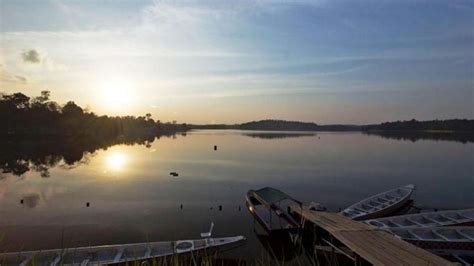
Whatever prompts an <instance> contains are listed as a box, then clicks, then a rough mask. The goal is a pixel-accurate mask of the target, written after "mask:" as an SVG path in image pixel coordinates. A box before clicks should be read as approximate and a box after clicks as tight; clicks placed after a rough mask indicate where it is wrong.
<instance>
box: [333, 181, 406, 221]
mask: <svg viewBox="0 0 474 266" xmlns="http://www.w3.org/2000/svg"><path fill="white" fill-rule="evenodd" d="M414 190H415V186H414V185H406V186H403V187H399V188H396V189H392V190H389V191H386V192H383V193H380V194H377V195H374V196H371V197H369V198H367V199H364V200H362V201H359V202H357V203H355V204H353V205H351V206H350V207H348V208H346V209H344V210H343V211H341V212H340V214H342V215H344V216H347V217H349V218H351V219H354V220H358V221H360V220H367V219H374V218H379V217H384V216H387V215H390V214H392V213H393V212H395V211H397V210H399V209H401V208H402V207H403V206H405V205H406V204H407V203H408V201H409V200H410V197H411V195H412V194H413V191H414Z"/></svg>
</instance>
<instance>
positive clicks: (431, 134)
mask: <svg viewBox="0 0 474 266" xmlns="http://www.w3.org/2000/svg"><path fill="white" fill-rule="evenodd" d="M364 133H365V134H367V135H375V136H380V137H382V138H386V139H397V140H409V141H412V142H416V141H418V140H436V141H456V142H461V143H469V142H474V134H473V132H469V131H466V132H450V131H409V130H391V131H388V130H387V131H366V132H364Z"/></svg>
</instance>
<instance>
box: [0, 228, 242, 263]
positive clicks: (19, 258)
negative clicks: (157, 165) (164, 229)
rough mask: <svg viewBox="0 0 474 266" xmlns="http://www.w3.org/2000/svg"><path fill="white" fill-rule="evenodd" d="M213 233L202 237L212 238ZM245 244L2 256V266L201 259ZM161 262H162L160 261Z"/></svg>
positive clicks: (219, 241)
mask: <svg viewBox="0 0 474 266" xmlns="http://www.w3.org/2000/svg"><path fill="white" fill-rule="evenodd" d="M212 227H213V224H212V225H211V230H210V231H209V232H206V233H202V234H201V236H205V237H207V236H210V235H211V232H212ZM244 240H245V237H243V236H234V237H221V238H204V239H196V240H179V241H163V242H147V243H136V244H125V245H106V246H91V247H78V248H67V249H53V250H41V251H26V252H15V253H1V254H0V265H2V266H4V265H51V266H53V265H81V266H85V265H107V264H118V263H126V262H130V261H141V260H153V259H160V258H167V257H172V256H186V255H192V256H199V254H209V253H208V252H210V251H215V250H222V249H230V248H233V247H236V246H238V245H239V244H240V243H241V242H243V241H244ZM158 262H159V260H158Z"/></svg>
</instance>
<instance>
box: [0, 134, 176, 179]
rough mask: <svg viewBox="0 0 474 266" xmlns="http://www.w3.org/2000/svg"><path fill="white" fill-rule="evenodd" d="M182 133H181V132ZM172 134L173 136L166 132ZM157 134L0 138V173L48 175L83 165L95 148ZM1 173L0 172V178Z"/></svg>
mask: <svg viewBox="0 0 474 266" xmlns="http://www.w3.org/2000/svg"><path fill="white" fill-rule="evenodd" d="M182 135H183V136H185V134H182ZM167 136H173V135H171V134H170V135H167ZM156 138H160V136H157V137H154V136H145V137H123V136H121V137H119V138H116V139H114V140H108V139H105V140H98V139H91V138H65V139H55V140H11V139H9V140H2V139H0V171H1V173H3V174H12V175H16V176H21V175H23V174H25V173H26V172H28V171H35V172H38V173H39V174H40V175H41V177H45V178H46V177H49V176H50V173H49V169H50V168H52V167H60V168H62V169H73V168H75V167H77V166H80V165H83V164H87V163H88V162H89V161H90V158H91V157H92V156H94V155H95V153H96V151H97V150H101V149H107V148H108V147H110V146H113V145H118V144H125V145H136V144H138V145H144V146H145V147H147V148H150V147H151V143H152V142H153V141H154V140H155V139H156ZM3 178H5V175H0V179H3Z"/></svg>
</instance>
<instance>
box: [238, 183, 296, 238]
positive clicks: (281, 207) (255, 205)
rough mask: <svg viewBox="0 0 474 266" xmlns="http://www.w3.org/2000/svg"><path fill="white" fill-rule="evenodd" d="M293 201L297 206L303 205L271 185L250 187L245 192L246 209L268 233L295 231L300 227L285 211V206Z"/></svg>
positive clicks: (292, 203)
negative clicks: (256, 188)
mask: <svg viewBox="0 0 474 266" xmlns="http://www.w3.org/2000/svg"><path fill="white" fill-rule="evenodd" d="M295 203H296V204H297V205H298V206H303V204H302V203H301V202H300V201H297V200H295V199H293V198H292V197H291V196H289V195H287V194H285V193H284V192H282V191H280V190H278V189H275V188H271V187H265V188H262V189H259V190H252V189H251V190H249V191H248V192H247V196H246V205H247V208H248V210H249V211H250V213H251V214H252V215H253V216H254V217H255V219H256V220H257V222H258V223H259V224H261V225H262V226H263V228H264V229H265V230H266V231H267V232H269V233H270V232H276V231H295V230H298V229H299V228H300V224H299V223H298V222H297V221H296V220H295V219H294V218H293V217H292V216H291V215H290V213H289V212H288V211H285V207H286V209H288V206H289V205H294V204H295Z"/></svg>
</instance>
